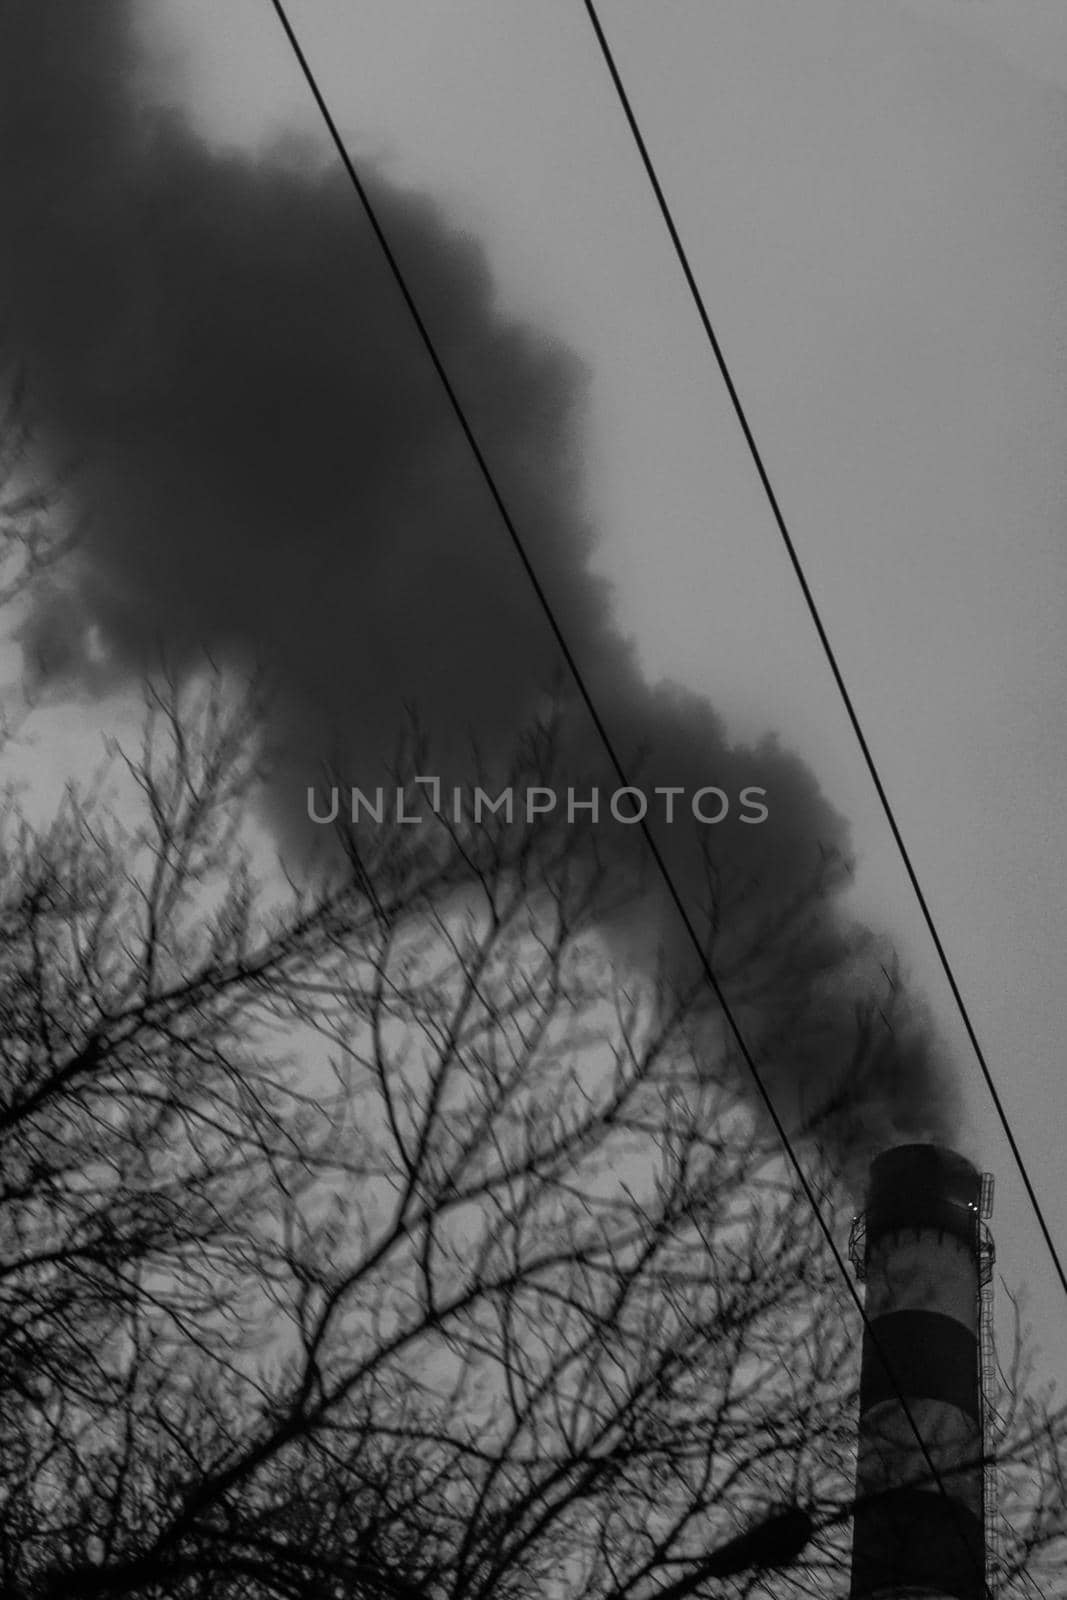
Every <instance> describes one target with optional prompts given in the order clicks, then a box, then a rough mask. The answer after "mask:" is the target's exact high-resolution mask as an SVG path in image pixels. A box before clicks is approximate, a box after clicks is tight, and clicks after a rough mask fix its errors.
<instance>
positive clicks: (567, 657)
mask: <svg viewBox="0 0 1067 1600" xmlns="http://www.w3.org/2000/svg"><path fill="white" fill-rule="evenodd" d="M270 4H271V6H272V8H273V10H274V13H275V15H276V16H277V18H278V21H279V23H280V24H281V26H282V29H283V31H284V33H285V36H286V38H287V40H288V42H289V45H290V48H291V49H292V52H293V55H294V56H295V58H296V61H297V63H298V65H299V67H300V70H301V73H302V74H303V77H304V80H305V82H306V84H307V87H308V90H309V91H310V93H311V96H312V98H313V99H314V101H315V104H316V106H317V107H318V110H319V113H320V115H321V117H322V119H323V122H324V124H325V126H326V129H327V131H328V133H329V135H330V139H331V141H332V143H333V146H334V148H335V150H336V152H337V155H338V158H339V160H340V162H341V164H342V166H343V167H344V170H345V172H346V174H347V176H348V178H349V181H350V182H351V184H352V187H353V189H354V191H355V193H356V195H357V197H358V199H359V202H360V204H361V206H362V208H363V212H364V215H365V217H366V219H367V222H368V224H369V225H370V228H371V231H372V232H373V234H374V236H375V238H376V240H377V242H378V244H379V246H380V247H381V250H382V254H383V256H384V257H385V260H386V262H387V264H388V266H389V269H390V272H391V273H392V276H393V279H394V281H395V283H396V286H397V289H398V291H399V293H400V295H401V297H402V299H403V301H404V304H405V305H406V306H407V309H408V311H409V312H410V314H411V318H412V321H413V322H414V324H415V327H416V329H417V331H418V334H419V337H420V339H421V341H422V344H423V346H424V348H425V351H426V354H427V356H428V358H429V360H430V363H431V365H432V366H433V369H434V371H435V372H436V374H437V376H438V378H439V380H440V382H441V386H442V388H443V389H444V392H445V395H446V397H447V399H448V402H449V405H450V407H451V409H452V412H453V414H454V416H455V419H456V422H457V423H458V425H459V427H460V429H461V431H462V433H463V436H464V438H465V439H466V441H467V444H468V446H469V447H470V450H471V453H472V455H473V457H474V460H475V462H476V464H477V466H478V470H479V472H480V474H481V476H482V479H483V481H484V483H485V486H486V488H487V490H488V491H489V494H490V496H491V498H492V500H493V503H494V505H495V506H496V509H497V511H498V513H499V515H500V518H501V521H502V522H503V524H504V527H505V528H506V530H507V533H508V536H509V538H510V540H511V543H512V545H513V547H514V550H515V553H516V555H517V557H518V559H519V561H520V563H521V565H522V567H523V570H524V572H525V573H526V575H527V577H528V578H529V580H530V584H531V587H532V589H533V591H534V594H535V595H536V597H537V600H538V603H539V604H540V606H541V609H542V611H543V613H544V616H545V620H546V622H547V623H548V626H549V628H550V630H551V632H552V635H553V638H554V639H555V641H556V644H557V645H558V647H559V649H560V652H561V654H562V656H563V659H564V661H565V662H566V665H567V668H568V671H569V672H570V674H571V676H572V678H573V680H574V683H575V686H576V688H577V690H578V694H579V696H580V698H581V701H582V703H583V705H584V706H585V709H586V711H587V712H588V714H589V717H590V719H591V721H592V723H593V726H594V728H595V729H596V733H597V736H598V737H599V739H600V740H601V743H602V745H603V747H604V750H605V752H606V754H607V756H608V759H609V760H610V762H611V765H612V767H613V768H614V770H615V772H616V774H617V776H618V778H619V780H620V782H621V784H622V786H623V787H624V788H628V787H630V785H629V783H628V780H627V775H626V772H625V770H624V768H623V765H622V762H621V760H620V757H619V755H618V753H617V751H616V749H615V745H614V743H613V741H612V739H611V736H610V734H609V733H608V730H607V727H606V726H605V724H604V722H603V719H602V718H601V716H600V713H599V711H598V710H597V707H596V704H595V703H594V701H593V698H592V696H591V694H590V692H589V689H588V687H587V685H586V682H585V679H584V677H583V675H582V672H581V669H580V667H579V665H578V662H577V660H576V659H575V657H574V654H573V652H572V650H571V647H570V645H569V644H568V642H567V639H566V636H565V635H564V633H563V630H562V629H561V627H560V625H559V622H558V621H557V619H556V615H555V612H554V610H553V608H552V605H551V602H550V601H549V599H548V596H547V594H546V593H545V590H544V588H543V586H542V584H541V582H540V579H539V578H538V576H537V572H536V570H535V568H534V566H533V564H532V562H531V561H530V558H529V555H528V554H527V551H526V548H525V545H524V543H523V540H522V537H521V535H520V534H519V531H518V528H517V527H516V525H515V522H514V520H513V519H512V516H511V513H510V511H509V510H508V507H507V505H506V503H505V501H504V499H503V496H502V495H501V493H500V490H499V488H498V486H497V483H496V479H495V477H494V475H493V472H492V469H491V468H490V466H489V463H488V461H487V459H486V457H485V454H484V452H483V450H482V448H481V445H480V444H479V442H478V438H477V436H476V434H475V433H474V430H473V428H472V427H471V424H470V422H469V421H468V419H467V415H466V412H465V411H464V409H463V405H462V402H461V401H460V398H459V396H458V394H457V392H456V390H455V388H454V386H453V384H452V380H451V378H450V377H449V375H448V371H447V369H446V367H445V365H444V363H443V361H442V359H441V357H440V354H439V353H438V350H437V346H436V344H435V342H434V339H433V335H432V334H431V333H430V330H429V328H428V326H427V324H426V322H425V320H424V318H423V316H422V313H421V311H420V310H419V306H418V303H417V301H416V300H415V297H414V295H413V294H412V292H411V290H410V288H409V287H408V283H407V280H406V278H405V276H404V272H403V269H402V268H401V266H400V263H399V261H398V260H397V257H396V255H395V253H394V251H393V249H392V246H391V245H390V243H389V240H388V237H387V235H386V233H385V230H384V229H383V227H382V225H381V222H380V220H379V218H378V215H377V212H376V210H375V208H374V205H373V203H372V201H371V199H370V196H369V194H368V191H367V188H366V186H365V184H364V183H363V180H362V179H361V177H360V175H359V172H358V170H357V168H356V165H355V163H354V161H353V160H352V157H351V155H350V154H349V151H348V146H347V145H346V143H345V141H344V139H343V138H342V136H341V132H340V129H339V128H338V126H337V123H336V122H335V121H334V117H333V114H332V112H331V111H330V108H329V106H328V105H327V103H326V99H325V97H324V95H323V93H322V90H321V89H320V87H319V84H318V81H317V79H316V77H315V74H314V72H313V71H312V69H311V65H310V63H309V61H308V59H307V56H306V55H305V53H304V50H303V47H302V46H301V44H300V41H299V39H298V38H297V36H296V33H295V32H294V30H293V27H292V24H291V23H290V21H289V17H288V15H287V13H286V9H285V5H284V4H283V0H270ZM638 827H639V829H640V832H641V835H642V837H643V838H644V841H645V845H646V847H647V849H648V850H649V852H650V854H651V856H652V859H653V861H654V862H655V865H656V868H657V871H658V872H659V874H660V876H661V877H662V879H663V883H664V886H665V888H666V890H667V893H668V896H669V898H670V900H671V903H672V904H673V906H674V908H675V910H676V912H677V914H678V917H679V918H680V920H681V923H682V926H683V927H684V929H685V931H686V934H687V936H688V938H689V939H690V940H691V942H692V944H693V948H694V950H695V952H696V954H697V958H698V960H699V962H700V967H701V971H702V972H703V974H704V976H705V978H706V979H707V982H708V985H709V987H710V988H711V990H712V993H713V994H714V995H715V998H716V1000H717V1002H718V1004H719V1006H720V1008H721V1010H722V1014H723V1018H724V1020H725V1022H726V1024H727V1028H728V1030H729V1032H730V1035H731V1037H732V1038H733V1040H734V1043H735V1045H736V1047H737V1050H738V1052H739V1054H740V1056H741V1058H742V1060H743V1061H744V1063H745V1066H746V1067H747V1069H748V1072H749V1075H750V1076H751V1078H752V1082H753V1084H754V1086H755V1089H756V1091H757V1094H758V1096H759V1099H760V1101H761V1102H762V1104H763V1106H764V1108H765V1110H766V1112H767V1116H768V1118H769V1119H770V1122H771V1125H772V1126H773V1128H774V1130H775V1133H776V1134H777V1136H778V1138H779V1140H780V1142H781V1144H782V1148H783V1150H784V1152H785V1155H786V1157H787V1159H788V1161H789V1164H790V1166H791V1167H792V1169H793V1171H794V1173H795V1174H796V1178H797V1182H798V1184H799V1186H800V1188H801V1190H802V1192H803V1194H804V1197H805V1199H806V1200H807V1203H808V1205H809V1206H810V1207H811V1210H812V1213H813V1215H814V1218H815V1221H816V1223H817V1225H818V1228H819V1231H820V1232H821V1234H822V1236H823V1238H824V1240H825V1242H826V1245H827V1248H828V1250H829V1251H830V1254H831V1256H832V1258H833V1261H834V1263H835V1266H836V1267H837V1270H838V1272H839V1273H840V1275H841V1278H842V1280H843V1282H844V1284H845V1287H846V1290H847V1292H848V1294H849V1296H850V1298H851V1299H852V1301H853V1304H854V1305H855V1307H856V1310H857V1311H858V1313H859V1316H860V1318H861V1320H862V1323H863V1326H864V1329H865V1330H866V1334H867V1338H868V1339H869V1341H870V1344H871V1347H872V1348H873V1350H874V1352H875V1354H876V1355H877V1356H878V1359H879V1361H880V1362H881V1364H882V1366H883V1368H884V1369H885V1372H886V1374H887V1376H888V1377H889V1380H890V1383H891V1385H892V1387H893V1389H894V1391H895V1393H896V1397H897V1399H898V1401H899V1403H900V1407H901V1412H902V1415H903V1416H904V1418H905V1420H906V1421H907V1423H908V1426H909V1427H910V1429H911V1432H912V1433H913V1434H914V1436H915V1440H916V1442H917V1444H918V1446H919V1449H920V1452H921V1454H922V1456H923V1459H924V1461H925V1463H926V1466H927V1468H928V1469H929V1472H930V1477H931V1481H932V1482H933V1483H934V1484H935V1485H936V1487H937V1489H938V1490H939V1492H940V1493H941V1495H942V1496H943V1497H944V1499H945V1501H946V1504H947V1505H948V1507H949V1508H950V1511H951V1515H952V1520H953V1523H954V1526H955V1529H956V1532H957V1533H958V1534H959V1536H960V1540H961V1543H962V1545H963V1547H964V1549H965V1550H966V1551H967V1556H968V1559H969V1560H971V1561H973V1560H974V1552H973V1551H972V1549H971V1545H970V1543H969V1541H968V1539H967V1536H966V1533H965V1531H964V1529H963V1527H962V1524H961V1523H960V1519H959V1508H958V1506H957V1503H956V1501H955V1500H954V1499H953V1498H952V1496H951V1495H950V1494H949V1493H948V1490H947V1489H946V1488H945V1483H944V1479H943V1477H942V1475H941V1473H940V1471H939V1469H938V1466H937V1463H936V1462H935V1461H934V1459H933V1457H932V1455H931V1453H930V1448H929V1445H928V1444H927V1442H926V1440H925V1438H924V1437H923V1435H922V1432H921V1431H920V1429H919V1427H918V1425H917V1423H916V1421H915V1418H914V1416H913V1414H912V1411H911V1408H910V1406H909V1404H908V1400H907V1398H906V1396H905V1395H904V1393H903V1391H902V1390H901V1388H900V1384H899V1382H898V1380H897V1377H896V1374H895V1373H894V1371H893V1368H892V1365H891V1363H890V1362H889V1360H888V1358H887V1357H886V1355H885V1353H884V1351H883V1350H882V1348H881V1344H880V1342H879V1339H878V1336H877V1333H876V1332H875V1329H874V1327H873V1325H872V1323H871V1320H870V1318H869V1316H868V1314H867V1310H866V1307H865V1306H864V1304H863V1299H862V1296H861V1295H860V1293H859V1291H858V1289H857V1288H856V1285H855V1283H854V1282H853V1279H852V1274H851V1273H850V1272H849V1270H848V1267H847V1265H846V1263H845V1259H844V1256H843V1255H842V1253H841V1249H840V1246H839V1245H838V1243H837V1241H836V1239H835V1238H834V1234H833V1229H832V1228H831V1227H830V1224H829V1223H828V1222H827V1220H826V1217H825V1216H824V1214H823V1211H822V1207H821V1206H820V1204H819V1199H818V1196H817V1194H816V1191H815V1188H814V1186H813V1184H812V1182H811V1180H810V1179H809V1178H808V1175H807V1173H806V1172H805V1171H804V1168H803V1165H802V1163H801V1161H800V1158H799V1156H798V1155H797V1152H796V1149H795V1147H794V1145H793V1141H792V1139H791V1138H790V1136H789V1131H788V1129H787V1128H786V1126H785V1124H784V1122H783V1121H782V1119H781V1117H780V1115H779V1113H778V1110H777V1108H776V1106H775V1104H774V1101H773V1100H772V1098H771V1095H770V1093H769V1091H768V1089H767V1086H766V1084H765V1083H764V1081H763V1077H762V1074H761V1073H760V1070H759V1068H758V1066H757V1065H756V1062H755V1059H754V1057H753V1055H752V1052H751V1051H750V1049H749V1047H748V1045H747V1043H746V1041H745V1038H744V1035H743V1034H742V1032H741V1029H740V1026H739V1024H738V1022H737V1019H736V1017H735V1016H734V1014H733V1011H732V1009H731V1007H730V1004H729V1002H728V1000H727V998H726V995H725V993H724V991H723V988H722V985H721V983H720V981H719V979H718V977H717V976H716V974H715V972H714V970H713V968H712V966H711V963H710V961H709V959H708V955H707V952H706V950H705V948H704V945H703V942H702V941H701V939H700V935H699V933H698V932H697V929H696V927H695V925H694V923H693V921H692V918H691V917H690V915H689V912H688V911H687V909H686V906H685V903H684V901H683V900H682V897H681V895H680V893H679V891H678V888H677V885H676V884H675V882H674V880H673V878H672V876H671V874H670V871H669V870H668V867H667V864H666V861H665V860H664V857H663V854H662V852H661V851H660V848H659V846H658V844H657V843H656V840H655V837H654V835H653V833H652V830H651V828H650V827H649V825H648V822H647V821H646V820H645V819H644V818H641V819H639V821H638ZM979 1577H980V1580H981V1582H982V1584H983V1587H984V1590H985V1594H986V1597H987V1600H992V1594H991V1591H990V1588H989V1585H988V1583H987V1582H986V1580H985V1574H984V1572H982V1573H980V1574H979Z"/></svg>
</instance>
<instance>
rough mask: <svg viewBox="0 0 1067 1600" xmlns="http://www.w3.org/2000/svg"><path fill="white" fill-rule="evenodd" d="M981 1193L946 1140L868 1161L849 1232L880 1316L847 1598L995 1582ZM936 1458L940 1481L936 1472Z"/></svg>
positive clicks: (869, 1369) (972, 1597) (868, 1385)
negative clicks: (989, 1576) (866, 1183)
mask: <svg viewBox="0 0 1067 1600" xmlns="http://www.w3.org/2000/svg"><path fill="white" fill-rule="evenodd" d="M985 1194H986V1188H985V1185H984V1184H983V1179H982V1176H981V1174H980V1173H979V1172H978V1171H977V1169H976V1168H975V1167H973V1166H972V1165H971V1163H970V1162H969V1161H967V1160H965V1159H964V1158H963V1157H962V1156H960V1155H957V1154H956V1153H955V1152H954V1151H952V1150H947V1149H944V1148H942V1147H940V1146H938V1145H929V1144H926V1145H923V1144H911V1145H901V1146H899V1147H897V1148H896V1149H893V1150H887V1151H885V1152H884V1153H883V1154H882V1155H880V1156H878V1157H877V1158H876V1159H875V1161H874V1162H873V1164H872V1166H871V1174H870V1187H869V1190H868V1197H867V1211H866V1214H865V1216H864V1217H862V1218H859V1219H857V1226H856V1228H855V1229H854V1232H853V1260H854V1261H855V1262H856V1265H857V1268H858V1269H859V1270H860V1271H861V1273H862V1275H863V1276H865V1277H866V1280H867V1302H866V1304H867V1316H868V1320H869V1323H870V1328H869V1330H865V1331H864V1341H863V1364H862V1370H861V1376H860V1433H859V1458H858V1463H857V1473H856V1501H857V1506H856V1514H855V1520H854V1535H853V1547H852V1586H851V1590H850V1596H851V1600H890V1597H892V1600H899V1597H903V1596H905V1595H907V1596H909V1597H914V1600H918V1597H920V1596H921V1597H925V1600H983V1596H984V1595H985V1593H986V1539H985V1477H984V1469H983V1465H982V1453H983V1414H982V1405H983V1398H982V1385H981V1344H980V1335H981V1318H982V1314H983V1305H982V1285H983V1283H984V1282H985V1281H987V1280H988V1271H989V1266H990V1264H991V1246H990V1245H989V1244H988V1242H987V1241H986V1240H985V1238H984V1230H983V1227H982V1222H981V1218H982V1215H983V1200H984V1196H985ZM901 1396H903V1398H904V1400H905V1401H906V1403H907V1404H906V1410H905V1407H904V1405H902V1403H901ZM913 1424H914V1426H913ZM916 1431H917V1432H918V1433H919V1434H920V1435H921V1436H922V1440H923V1444H924V1445H925V1447H926V1453H924V1451H923V1448H922V1446H920V1444H919V1443H918V1440H917V1439H916ZM927 1455H928V1456H929V1460H928V1459H927ZM931 1461H932V1462H933V1463H934V1466H935V1467H936V1469H937V1473H938V1474H939V1476H940V1478H941V1482H942V1484H943V1485H944V1492H942V1490H941V1488H940V1487H939V1485H938V1483H937V1482H936V1481H932V1479H933V1475H932V1473H931V1470H930V1462H931Z"/></svg>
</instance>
